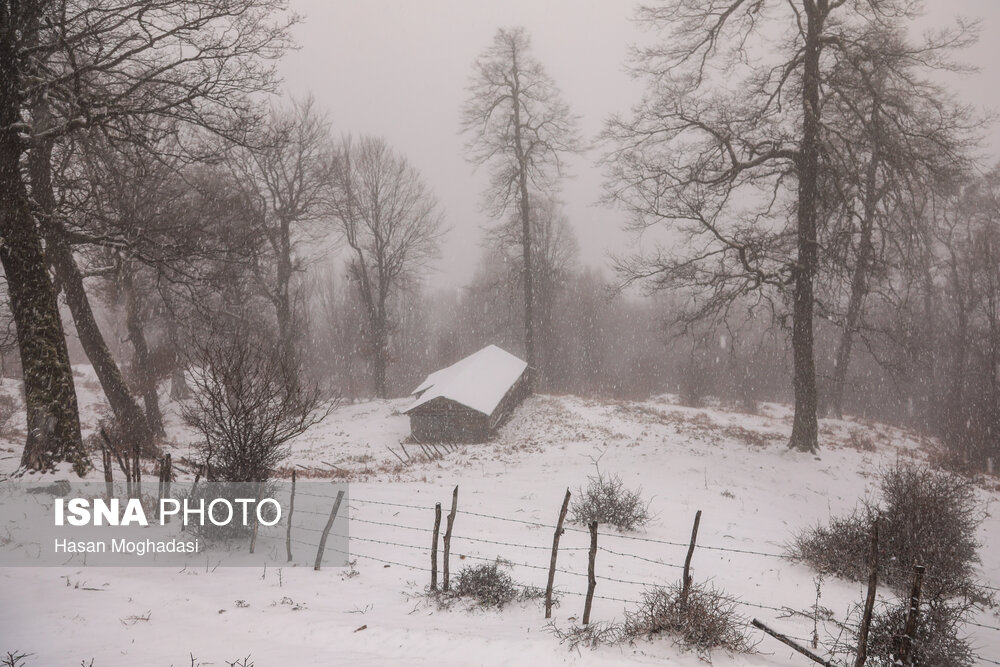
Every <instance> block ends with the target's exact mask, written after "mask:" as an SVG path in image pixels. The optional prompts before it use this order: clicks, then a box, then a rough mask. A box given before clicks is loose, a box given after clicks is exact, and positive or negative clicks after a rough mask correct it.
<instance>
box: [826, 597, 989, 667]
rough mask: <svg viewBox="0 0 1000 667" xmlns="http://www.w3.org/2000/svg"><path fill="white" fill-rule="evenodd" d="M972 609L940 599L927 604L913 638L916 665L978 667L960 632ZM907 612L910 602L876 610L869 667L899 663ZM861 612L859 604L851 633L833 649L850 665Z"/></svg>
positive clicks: (869, 645) (872, 627) (927, 601)
mask: <svg viewBox="0 0 1000 667" xmlns="http://www.w3.org/2000/svg"><path fill="white" fill-rule="evenodd" d="M971 609H972V607H971V606H970V605H969V604H968V603H966V602H958V603H956V602H949V601H946V600H943V599H941V598H940V597H934V598H931V599H929V600H926V601H924V602H923V603H922V604H921V606H920V615H919V617H918V621H917V631H916V633H915V635H914V637H913V643H912V651H913V653H912V656H913V664H914V665H934V666H935V667H970V666H971V665H973V664H975V654H974V653H973V652H972V647H971V646H970V645H969V641H968V639H967V638H966V637H965V636H963V635H962V633H961V627H962V624H963V623H964V622H965V621H966V620H967V619H968V615H969V612H970V610H971ZM908 610H909V602H908V601H899V602H895V603H882V604H880V605H879V606H878V607H876V608H875V610H874V611H873V613H872V624H871V629H870V631H869V635H868V660H867V661H866V663H865V664H866V665H870V666H871V667H893V666H894V665H898V664H899V663H898V659H897V658H896V655H897V654H898V652H899V649H900V641H901V638H902V636H903V628H904V626H905V624H906V615H907V612H908ZM861 613H862V610H861V605H858V606H857V607H856V608H855V610H854V611H853V612H852V614H851V618H850V619H849V622H848V625H847V628H848V631H849V632H848V633H847V635H846V636H843V637H842V638H841V639H840V640H838V642H837V643H836V645H835V646H834V647H833V649H832V652H833V654H834V655H837V656H843V657H844V659H845V662H847V663H848V664H853V663H854V660H855V658H856V657H857V645H858V634H859V632H858V630H859V626H860V618H861Z"/></svg>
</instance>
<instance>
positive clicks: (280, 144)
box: [232, 98, 331, 359]
mask: <svg viewBox="0 0 1000 667" xmlns="http://www.w3.org/2000/svg"><path fill="white" fill-rule="evenodd" d="M330 143H331V142H330V137H329V127H328V124H327V122H326V119H325V118H324V117H323V116H322V115H321V114H319V113H318V112H317V111H316V109H315V107H314V105H313V101H312V99H311V98H306V99H304V100H301V101H297V102H294V103H293V104H292V107H291V108H290V109H283V110H272V112H271V114H270V117H269V119H268V122H267V123H266V124H265V125H264V126H263V127H262V128H260V129H259V130H258V131H257V132H256V136H253V137H252V138H251V140H250V144H251V145H249V146H245V147H240V148H238V149H237V150H236V151H235V155H234V157H233V160H232V165H233V168H234V169H235V171H236V175H237V179H238V182H239V183H240V184H241V187H244V188H246V190H247V193H248V194H249V195H250V196H251V198H252V199H253V200H254V201H256V202H257V203H258V211H257V214H256V215H254V216H253V217H252V219H251V220H250V221H249V222H250V224H251V226H253V227H254V232H255V234H256V235H257V236H258V237H259V238H260V239H261V241H262V242H261V244H260V245H259V246H258V247H256V248H255V251H254V253H253V256H252V257H251V258H250V261H251V266H252V268H253V275H254V277H255V279H256V282H257V285H258V287H259V289H260V291H261V292H262V293H263V295H264V296H265V297H266V298H267V299H268V301H270V302H271V304H272V306H273V307H274V312H275V316H276V319H277V324H278V338H279V345H281V346H282V348H283V350H284V354H285V355H286V356H287V358H288V359H295V358H296V338H297V336H298V334H299V332H298V331H297V329H298V327H297V326H296V316H297V313H296V309H295V301H296V297H295V294H294V285H293V279H294V277H295V275H296V274H297V273H299V272H300V271H301V270H302V269H303V267H304V264H305V263H306V261H307V259H308V258H307V257H305V256H304V253H303V251H302V249H303V247H304V245H305V243H304V242H305V241H307V240H308V239H310V238H311V239H312V240H316V239H315V235H312V236H310V227H311V224H310V223H313V222H315V221H316V219H317V218H318V217H319V216H320V215H322V213H323V210H324V209H323V206H322V203H323V200H324V197H325V189H326V188H327V187H329V181H330V179H329V174H330V166H331V145H330Z"/></svg>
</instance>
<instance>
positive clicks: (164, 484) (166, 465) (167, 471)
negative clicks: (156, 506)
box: [160, 452, 174, 523]
mask: <svg viewBox="0 0 1000 667" xmlns="http://www.w3.org/2000/svg"><path fill="white" fill-rule="evenodd" d="M173 468H174V464H173V461H172V460H171V458H170V453H169V452H167V453H166V454H165V455H164V456H163V462H162V463H161V464H160V501H161V502H160V507H163V503H162V501H163V499H164V498H168V497H170V478H171V477H173V475H174V470H173ZM163 522H164V523H170V515H169V514H168V515H166V517H164V519H163Z"/></svg>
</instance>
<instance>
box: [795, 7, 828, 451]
mask: <svg viewBox="0 0 1000 667" xmlns="http://www.w3.org/2000/svg"><path fill="white" fill-rule="evenodd" d="M819 4H822V5H824V7H823V8H820V7H817V4H816V3H813V2H807V3H805V5H806V16H807V28H806V43H805V55H804V57H803V77H802V111H803V118H802V147H801V151H800V155H799V160H798V179H799V191H798V212H797V221H796V222H797V225H796V227H797V230H796V231H797V246H798V248H797V249H798V261H797V263H796V266H795V290H794V304H793V309H792V357H793V361H794V378H793V386H794V390H795V417H794V420H793V422H792V436H791V438H790V440H789V443H788V445H789V447H791V448H792V449H797V450H799V451H803V452H815V451H816V450H817V449H818V447H819V443H818V431H819V424H818V421H817V418H816V409H817V395H816V365H815V360H814V358H813V277H814V276H815V274H816V268H817V265H818V256H817V247H816V207H817V199H818V182H819V152H820V142H819V130H820V125H819V120H820V119H819V114H820V108H819V79H820V64H819V58H820V47H821V44H820V36H821V34H822V23H823V18H824V15H825V4H826V3H825V2H822V0H820V3H819Z"/></svg>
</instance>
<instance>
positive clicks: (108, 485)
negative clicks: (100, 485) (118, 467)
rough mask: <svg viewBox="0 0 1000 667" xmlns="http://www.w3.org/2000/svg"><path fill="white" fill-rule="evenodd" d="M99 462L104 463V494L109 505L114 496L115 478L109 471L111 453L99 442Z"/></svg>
mask: <svg viewBox="0 0 1000 667" xmlns="http://www.w3.org/2000/svg"><path fill="white" fill-rule="evenodd" d="M101 461H102V463H104V492H105V495H106V496H107V500H108V502H109V503H110V502H111V498H112V497H113V496H114V495H115V478H114V474H113V473H112V471H111V452H110V451H109V450H108V446H107V445H106V444H104V442H103V441H101Z"/></svg>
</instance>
